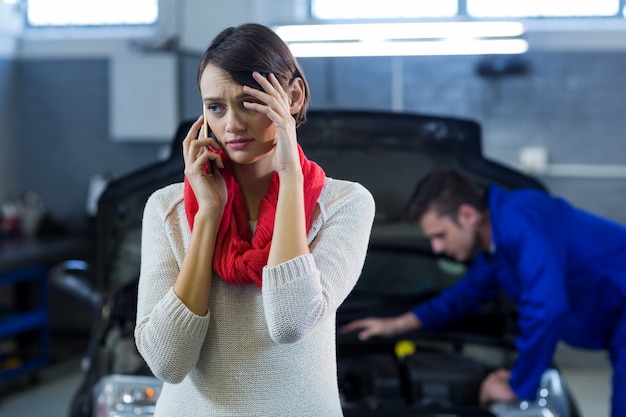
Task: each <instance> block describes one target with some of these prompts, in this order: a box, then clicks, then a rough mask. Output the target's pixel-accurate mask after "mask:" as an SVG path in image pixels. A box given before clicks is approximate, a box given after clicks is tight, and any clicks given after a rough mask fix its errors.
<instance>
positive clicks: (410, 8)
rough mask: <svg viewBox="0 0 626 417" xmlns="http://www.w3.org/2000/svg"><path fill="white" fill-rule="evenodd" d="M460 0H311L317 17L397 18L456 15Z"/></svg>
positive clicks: (349, 18)
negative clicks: (458, 0)
mask: <svg viewBox="0 0 626 417" xmlns="http://www.w3.org/2000/svg"><path fill="white" fill-rule="evenodd" d="M457 13H458V10H457V0H437V1H430V0H385V1H380V0H311V15H312V17H313V18H315V19H321V20H334V19H335V20H340V19H348V20H354V19H396V18H435V17H453V16H456V14H457Z"/></svg>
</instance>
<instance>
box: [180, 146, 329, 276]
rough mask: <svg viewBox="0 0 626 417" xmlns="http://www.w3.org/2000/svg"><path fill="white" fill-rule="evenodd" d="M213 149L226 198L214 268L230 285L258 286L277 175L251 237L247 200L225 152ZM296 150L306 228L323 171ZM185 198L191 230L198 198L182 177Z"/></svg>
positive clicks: (265, 256)
mask: <svg viewBox="0 0 626 417" xmlns="http://www.w3.org/2000/svg"><path fill="white" fill-rule="evenodd" d="M214 152H216V153H218V154H220V156H221V157H222V161H223V162H224V169H222V170H221V171H220V173H221V174H222V177H223V178H224V181H226V188H227V189H228V201H227V203H226V207H225V208H224V215H223V216H222V222H221V223H220V228H219V231H218V235H217V241H216V244H215V255H214V256H213V270H214V271H215V273H217V275H218V276H219V277H220V278H222V279H223V280H224V281H226V282H228V283H230V284H236V285H246V284H252V283H255V284H257V285H258V286H259V288H260V287H261V285H262V278H261V276H262V270H263V267H264V266H265V265H267V259H268V257H269V251H270V244H271V242H272V235H273V232H274V219H275V217H276V204H277V202H278V190H279V179H278V174H277V173H274V174H273V175H272V180H271V182H270V186H269V189H268V190H267V194H266V195H265V197H263V199H262V200H261V204H260V206H259V215H258V222H257V227H256V231H255V233H254V236H253V235H252V230H251V229H250V224H249V221H248V210H247V208H246V203H245V201H244V198H243V194H242V193H241V190H240V188H239V183H237V181H236V180H235V176H234V174H233V170H232V166H231V164H230V161H229V160H228V157H227V156H226V154H225V153H224V152H222V151H220V150H215V151H214ZM298 152H299V155H300V165H301V166H302V173H303V174H304V211H305V220H306V225H307V230H308V228H309V227H310V225H311V217H312V216H313V210H314V209H315V205H316V204H317V199H318V197H319V195H320V193H321V192H322V188H323V187H324V181H325V178H326V174H325V173H324V170H323V169H322V168H321V167H320V166H319V165H317V164H316V163H314V162H312V161H309V160H308V159H307V158H306V156H305V155H304V153H303V152H302V149H301V148H300V146H299V145H298ZM184 198H185V211H186V214H187V221H188V222H189V227H190V228H191V229H192V230H193V221H194V216H195V214H196V212H197V211H198V201H197V200H196V196H195V194H194V193H193V189H192V188H191V185H190V184H189V182H188V181H187V178H185V188H184Z"/></svg>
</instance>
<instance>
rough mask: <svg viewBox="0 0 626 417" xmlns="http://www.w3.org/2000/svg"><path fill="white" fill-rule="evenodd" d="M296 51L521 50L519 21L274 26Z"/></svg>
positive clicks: (422, 52) (307, 54) (352, 53)
mask: <svg viewBox="0 0 626 417" xmlns="http://www.w3.org/2000/svg"><path fill="white" fill-rule="evenodd" d="M274 30H275V31H276V33H277V34H278V35H279V36H280V37H281V38H282V39H283V40H284V41H285V42H286V43H287V44H288V45H289V47H290V48H291V51H292V53H293V54H294V55H295V56H298V57H324V56H333V57H340V56H409V55H482V54H521V53H524V52H526V51H527V50H528V44H527V43H526V41H524V40H523V39H521V38H520V36H521V35H523V34H524V25H523V24H522V23H520V22H493V21H490V22H419V23H417V22H407V23H362V24H358V23H354V24H319V25H290V26H278V27H275V28H274Z"/></svg>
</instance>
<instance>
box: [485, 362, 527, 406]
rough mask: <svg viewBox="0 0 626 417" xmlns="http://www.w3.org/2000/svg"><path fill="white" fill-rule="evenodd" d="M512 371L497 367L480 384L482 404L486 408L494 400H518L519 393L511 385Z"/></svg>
mask: <svg viewBox="0 0 626 417" xmlns="http://www.w3.org/2000/svg"><path fill="white" fill-rule="evenodd" d="M510 377H511V371H509V370H507V369H502V368H500V369H497V370H495V371H493V372H492V373H490V374H489V375H488V376H487V378H485V380H484V381H483V383H482V384H481V386H480V406H481V407H483V408H486V407H487V406H488V405H489V403H490V402H492V401H504V402H511V401H517V400H518V398H517V395H515V393H514V392H513V390H512V389H511V386H510V385H509V378H510Z"/></svg>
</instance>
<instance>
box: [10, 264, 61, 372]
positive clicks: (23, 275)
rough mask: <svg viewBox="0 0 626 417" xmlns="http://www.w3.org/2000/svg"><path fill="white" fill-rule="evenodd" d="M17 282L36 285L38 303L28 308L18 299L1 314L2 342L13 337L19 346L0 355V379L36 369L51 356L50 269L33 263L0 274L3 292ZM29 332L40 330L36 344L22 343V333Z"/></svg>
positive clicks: (17, 283) (15, 285) (44, 363)
mask: <svg viewBox="0 0 626 417" xmlns="http://www.w3.org/2000/svg"><path fill="white" fill-rule="evenodd" d="M18 285H28V286H31V285H32V286H35V287H34V288H33V290H34V291H36V292H37V297H36V300H37V303H36V305H34V306H26V307H25V306H22V305H19V304H20V303H19V300H16V301H15V302H14V303H12V305H9V306H6V308H5V311H4V313H5V314H2V316H0V341H7V340H10V339H14V340H15V341H16V343H15V345H16V346H18V349H17V350H16V351H14V352H9V353H6V354H3V356H2V357H0V382H2V381H5V380H8V379H10V378H13V377H15V376H18V375H22V374H26V373H29V372H32V371H34V370H37V369H38V368H40V367H42V366H44V365H46V364H47V363H48V360H49V356H50V326H49V321H48V301H47V300H48V288H47V285H48V281H47V268H46V267H45V266H43V265H42V266H30V267H27V268H23V269H19V270H16V271H10V272H5V273H2V274H0V291H2V292H5V291H10V290H11V289H12V287H13V289H14V288H16V287H17V286H18ZM27 332H36V333H38V337H37V339H38V345H37V346H28V347H27V346H22V344H21V343H20V336H23V335H24V334H25V333H27ZM33 352H35V353H33Z"/></svg>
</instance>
